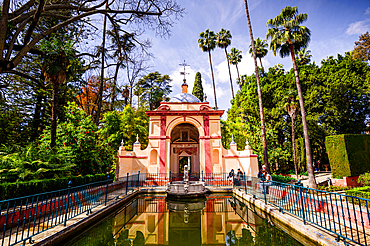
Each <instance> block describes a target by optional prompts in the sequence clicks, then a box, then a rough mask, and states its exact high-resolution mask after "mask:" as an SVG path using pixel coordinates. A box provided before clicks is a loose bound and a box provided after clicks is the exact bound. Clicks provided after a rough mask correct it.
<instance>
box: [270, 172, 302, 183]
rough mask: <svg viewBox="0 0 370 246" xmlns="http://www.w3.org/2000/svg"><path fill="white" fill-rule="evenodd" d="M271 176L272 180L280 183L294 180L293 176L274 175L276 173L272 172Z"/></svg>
mask: <svg viewBox="0 0 370 246" xmlns="http://www.w3.org/2000/svg"><path fill="white" fill-rule="evenodd" d="M271 177H272V180H273V181H277V182H280V183H289V182H291V181H294V180H296V179H295V178H291V177H289V176H283V175H276V174H272V175H271Z"/></svg>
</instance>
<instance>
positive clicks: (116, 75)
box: [110, 62, 126, 111]
mask: <svg viewBox="0 0 370 246" xmlns="http://www.w3.org/2000/svg"><path fill="white" fill-rule="evenodd" d="M120 66H121V62H117V65H116V71H115V72H114V78H113V85H112V96H111V98H112V99H111V105H110V110H111V111H113V110H114V101H115V99H116V95H115V93H116V87H117V77H118V72H119V67H120ZM125 106H126V105H125Z"/></svg>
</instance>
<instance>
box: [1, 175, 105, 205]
mask: <svg viewBox="0 0 370 246" xmlns="http://www.w3.org/2000/svg"><path fill="white" fill-rule="evenodd" d="M106 179H107V175H105V174H97V175H86V176H77V177H67V178H59V179H43V180H31V181H22V182H15V183H2V184H0V201H1V200H6V199H11V198H16V197H23V196H29V195H34V194H39V193H44V192H48V191H55V190H61V189H66V188H68V182H69V181H71V182H72V186H73V187H75V186H79V185H84V184H88V183H93V182H98V181H102V180H106Z"/></svg>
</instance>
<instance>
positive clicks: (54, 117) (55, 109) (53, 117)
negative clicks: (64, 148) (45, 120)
mask: <svg viewBox="0 0 370 246" xmlns="http://www.w3.org/2000/svg"><path fill="white" fill-rule="evenodd" d="M52 84H53V104H52V110H51V129H50V131H51V133H50V148H51V149H53V148H54V147H55V145H56V140H57V118H58V99H59V85H60V84H59V83H52Z"/></svg>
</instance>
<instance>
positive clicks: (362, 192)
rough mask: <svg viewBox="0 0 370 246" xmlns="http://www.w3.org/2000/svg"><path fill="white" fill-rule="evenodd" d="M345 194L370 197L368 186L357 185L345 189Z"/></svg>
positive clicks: (369, 187)
mask: <svg viewBox="0 0 370 246" xmlns="http://www.w3.org/2000/svg"><path fill="white" fill-rule="evenodd" d="M346 195H348V196H357V197H362V198H366V199H370V186H364V187H357V188H354V189H352V190H346ZM349 200H351V199H349Z"/></svg>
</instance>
